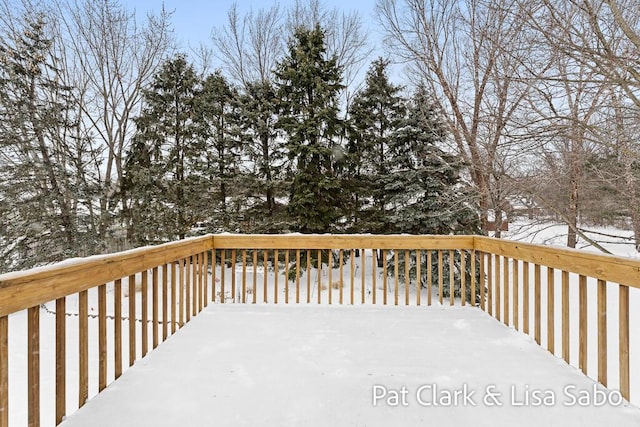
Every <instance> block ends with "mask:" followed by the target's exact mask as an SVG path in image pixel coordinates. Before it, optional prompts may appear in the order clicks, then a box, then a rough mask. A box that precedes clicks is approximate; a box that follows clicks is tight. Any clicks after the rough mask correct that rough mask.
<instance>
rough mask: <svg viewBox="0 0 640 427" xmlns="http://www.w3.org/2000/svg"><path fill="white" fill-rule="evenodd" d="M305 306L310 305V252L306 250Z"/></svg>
mask: <svg viewBox="0 0 640 427" xmlns="http://www.w3.org/2000/svg"><path fill="white" fill-rule="evenodd" d="M307 304H311V251H310V250H309V249H307Z"/></svg>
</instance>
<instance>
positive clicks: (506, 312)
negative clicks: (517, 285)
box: [502, 257, 509, 326]
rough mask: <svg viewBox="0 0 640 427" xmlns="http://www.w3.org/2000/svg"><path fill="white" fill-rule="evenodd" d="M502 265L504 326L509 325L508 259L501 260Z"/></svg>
mask: <svg viewBox="0 0 640 427" xmlns="http://www.w3.org/2000/svg"><path fill="white" fill-rule="evenodd" d="M502 260H503V263H504V265H503V266H502V274H503V277H504V279H503V280H502V282H503V283H504V295H503V297H504V313H503V319H504V324H505V325H507V326H508V325H509V258H507V257H503V258H502Z"/></svg>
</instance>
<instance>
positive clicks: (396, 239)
mask: <svg viewBox="0 0 640 427" xmlns="http://www.w3.org/2000/svg"><path fill="white" fill-rule="evenodd" d="M213 242H214V244H213V246H214V247H215V248H216V249H434V250H435V249H473V236H438V235H420V236H416V235H409V234H390V235H379V234H378V235H374V234H250V235H249V234H220V235H215V236H214V237H213Z"/></svg>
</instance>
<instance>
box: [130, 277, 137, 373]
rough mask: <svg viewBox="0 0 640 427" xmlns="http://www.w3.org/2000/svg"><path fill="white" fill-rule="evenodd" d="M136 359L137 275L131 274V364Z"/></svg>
mask: <svg viewBox="0 0 640 427" xmlns="http://www.w3.org/2000/svg"><path fill="white" fill-rule="evenodd" d="M135 360H136V276H135V274H132V275H131V276H129V366H133V363H134V362H135Z"/></svg>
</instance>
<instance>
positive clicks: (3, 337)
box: [0, 316, 60, 427]
mask: <svg viewBox="0 0 640 427" xmlns="http://www.w3.org/2000/svg"><path fill="white" fill-rule="evenodd" d="M58 396H60V394H58ZM0 427H9V316H0Z"/></svg>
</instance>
